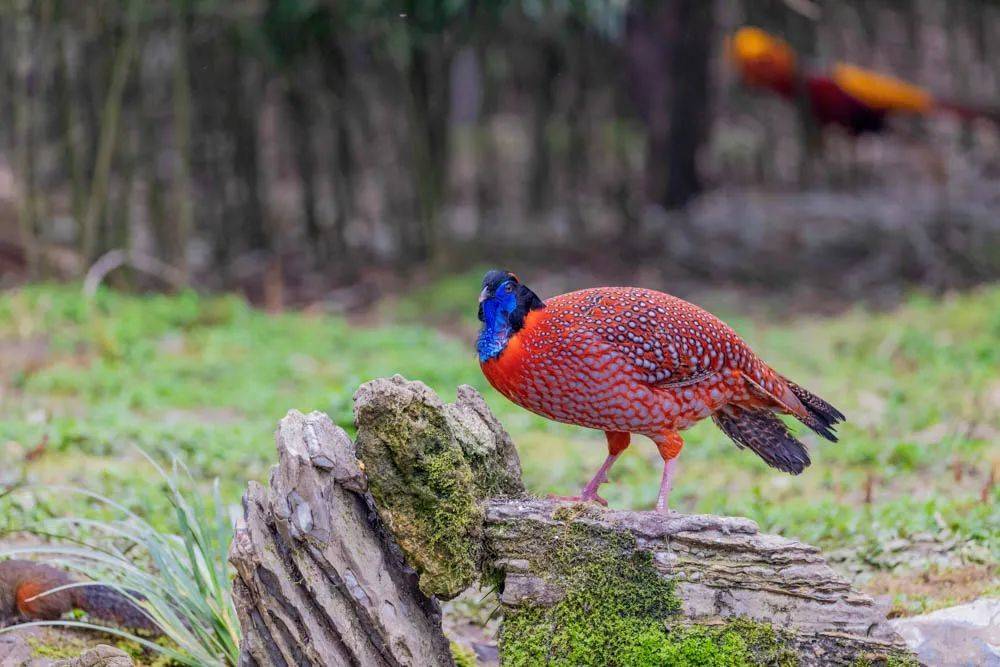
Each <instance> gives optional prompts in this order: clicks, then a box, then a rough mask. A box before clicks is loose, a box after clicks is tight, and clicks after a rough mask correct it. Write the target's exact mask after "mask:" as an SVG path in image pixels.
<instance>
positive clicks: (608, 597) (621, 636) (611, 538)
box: [500, 510, 796, 667]
mask: <svg viewBox="0 0 1000 667" xmlns="http://www.w3.org/2000/svg"><path fill="white" fill-rule="evenodd" d="M570 512H572V510H562V515H561V516H558V517H553V518H557V519H568V518H571V517H570V516H569V513H570ZM548 538H549V539H550V540H551V542H550V543H551V544H552V545H553V549H552V551H551V553H550V554H548V555H547V556H546V562H545V563H536V564H535V565H536V566H538V567H533V568H532V569H533V570H534V571H537V572H545V573H547V574H546V578H547V579H548V581H547V583H549V584H551V585H553V586H556V587H559V588H561V589H562V590H564V591H565V596H564V597H563V598H562V599H561V600H560V601H559V602H557V603H556V604H554V605H553V606H551V607H537V606H529V607H511V608H508V609H506V610H505V615H504V622H503V628H502V630H501V634H500V659H501V663H502V664H503V665H504V666H505V667H506V666H512V667H513V666H521V665H567V666H568V665H623V666H624V665H628V666H643V665H706V666H708V665H712V666H715V665H723V666H725V665H757V664H773V665H793V664H795V663H796V658H795V654H794V652H793V651H791V650H790V649H789V648H788V647H787V645H786V642H785V640H784V638H783V637H781V636H780V635H779V633H777V632H776V631H775V630H773V629H772V628H771V627H770V626H769V625H765V624H759V623H753V622H751V621H746V620H734V621H732V622H730V623H727V624H724V625H718V626H698V625H685V624H681V623H679V622H676V621H677V613H678V611H679V610H680V601H679V599H678V598H677V596H676V594H675V592H674V584H673V582H671V581H669V580H667V579H665V578H663V577H662V576H660V574H659V573H658V572H657V571H656V569H655V568H654V566H653V561H652V555H651V554H650V553H649V552H647V551H642V550H639V549H637V548H636V543H635V540H634V538H632V537H631V536H623V535H620V534H615V533H609V532H607V531H601V530H599V529H596V528H593V527H588V526H586V525H585V524H582V523H568V524H565V525H561V526H555V527H553V528H552V530H551V534H550V535H549V536H548Z"/></svg>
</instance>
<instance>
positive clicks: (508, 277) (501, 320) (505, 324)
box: [477, 269, 545, 361]
mask: <svg viewBox="0 0 1000 667" xmlns="http://www.w3.org/2000/svg"><path fill="white" fill-rule="evenodd" d="M544 307H545V304H544V303H543V302H542V300H541V299H539V298H538V296H537V295H536V294H535V293H534V292H532V291H531V290H530V289H528V288H527V287H526V286H525V285H522V284H521V281H519V280H518V279H517V276H515V275H514V274H513V273H511V272H510V271H498V270H496V269H494V270H492V271H487V272H486V275H485V276H484V277H483V290H482V291H481V292H480V293H479V321H480V322H482V323H483V328H482V330H481V331H480V333H479V342H478V343H477V347H478V348H479V357H480V359H481V360H483V361H485V360H486V359H489V358H492V357H495V356H497V355H498V354H499V353H500V352H502V351H503V348H504V347H505V346H506V344H507V339H508V338H509V337H510V336H511V335H512V334H515V333H517V332H518V331H520V330H521V328H522V327H523V326H524V318H525V316H527V314H528V313H529V312H531V311H532V310H535V309H537V308H544Z"/></svg>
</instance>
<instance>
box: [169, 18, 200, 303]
mask: <svg viewBox="0 0 1000 667" xmlns="http://www.w3.org/2000/svg"><path fill="white" fill-rule="evenodd" d="M170 6H171V9H172V19H173V24H174V64H173V103H174V104H173V106H174V140H175V141H176V142H177V146H176V149H177V160H176V161H175V173H174V181H175V187H176V189H177V190H176V198H177V221H176V232H175V234H173V239H174V248H172V252H171V255H172V257H171V263H172V264H173V265H174V266H176V267H177V269H178V270H180V272H181V275H183V276H184V283H185V284H189V283H190V281H191V270H190V267H189V266H188V258H187V249H188V244H189V243H190V240H191V230H192V227H193V226H194V200H193V198H192V192H191V80H190V76H189V74H188V58H187V53H188V36H187V33H188V30H187V22H188V4H187V2H186V1H185V0H174V1H173V2H171V3H170Z"/></svg>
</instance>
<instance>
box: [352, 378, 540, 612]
mask: <svg viewBox="0 0 1000 667" xmlns="http://www.w3.org/2000/svg"><path fill="white" fill-rule="evenodd" d="M354 400H355V420H356V423H357V427H358V437H357V454H358V458H360V459H361V461H362V463H363V464H364V468H365V474H366V476H367V477H368V484H369V488H370V490H371V493H372V496H373V497H374V499H375V503H376V506H377V507H378V510H379V514H380V516H381V517H382V519H383V520H384V521H385V522H386V524H387V525H388V527H389V529H390V530H391V531H392V533H393V535H394V537H395V538H396V541H397V543H398V544H399V546H400V548H402V550H403V552H404V553H405V555H406V557H407V561H408V562H409V563H410V564H411V565H412V566H413V567H414V568H415V569H416V570H417V572H418V573H419V576H420V589H421V590H422V591H423V592H424V593H425V594H427V595H436V596H437V597H439V598H442V599H450V598H452V597H455V596H456V595H458V594H459V593H461V592H462V591H463V590H465V589H466V588H467V587H468V586H469V585H470V584H472V583H473V582H474V581H475V580H476V579H477V578H478V572H479V569H480V567H481V565H482V562H483V518H484V510H483V507H482V501H483V500H484V499H486V498H489V497H496V496H504V495H509V496H514V495H518V494H521V493H523V492H524V487H523V485H522V483H521V479H520V465H519V464H518V462H517V454H516V452H515V450H514V447H513V444H511V443H510V438H509V437H507V435H506V433H504V432H503V428H502V427H501V426H500V425H499V423H498V422H496V420H495V419H494V418H493V417H492V415H491V414H490V413H489V410H488V409H487V408H486V406H485V402H483V400H482V397H481V396H479V394H478V393H476V392H475V390H473V389H471V388H468V387H462V388H460V390H459V400H458V401H457V402H456V403H455V404H451V405H445V404H444V402H443V401H442V400H441V399H440V398H439V397H438V396H437V394H435V393H434V392H433V391H432V390H431V389H430V388H429V387H427V386H426V385H425V384H423V383H421V382H409V381H407V380H405V379H404V378H402V377H401V376H398V375H397V376H395V377H393V378H390V379H379V380H374V381H372V382H368V383H366V384H364V385H362V386H361V387H360V388H359V389H358V391H357V393H356V394H355V397H354Z"/></svg>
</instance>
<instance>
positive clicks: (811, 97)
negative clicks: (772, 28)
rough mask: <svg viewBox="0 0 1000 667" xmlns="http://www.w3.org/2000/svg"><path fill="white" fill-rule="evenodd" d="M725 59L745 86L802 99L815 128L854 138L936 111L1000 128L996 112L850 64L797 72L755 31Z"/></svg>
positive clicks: (777, 46)
mask: <svg viewBox="0 0 1000 667" xmlns="http://www.w3.org/2000/svg"><path fill="white" fill-rule="evenodd" d="M729 55H730V57H731V59H732V60H733V62H734V63H735V64H736V67H737V69H738V70H739V72H740V74H741V76H742V78H743V81H744V83H746V84H747V85H750V86H754V87H757V88H762V89H765V90H769V91H771V92H773V93H776V94H778V95H781V96H782V97H785V98H787V99H790V100H791V99H794V98H795V97H796V96H798V95H800V94H801V95H804V96H805V97H806V99H807V100H808V102H809V108H810V111H811V113H812V114H813V116H814V117H815V118H816V121H817V122H818V123H819V124H820V125H840V126H842V127H844V128H846V129H848V130H849V131H850V132H852V133H854V134H861V133H864V132H880V131H882V130H883V129H884V128H885V123H886V119H887V118H888V117H889V116H892V115H897V114H900V115H902V114H911V115H912V114H917V115H926V114H930V113H934V112H938V111H944V112H950V113H954V114H956V115H958V116H960V117H962V118H966V119H971V118H987V119H990V120H992V121H993V122H996V123H1000V110H998V109H986V108H977V107H974V106H969V105H964V104H958V103H955V102H952V101H949V100H944V99H941V98H939V97H936V96H934V95H933V94H931V93H930V92H929V91H927V90H925V89H924V88H921V87H919V86H916V85H913V84H911V83H907V82H906V81H902V80H900V79H896V78H894V77H891V76H886V75H884V74H878V73H876V72H872V71H869V70H866V69H862V68H860V67H855V66H854V65H848V64H845V63H835V64H834V65H833V67H832V69H831V70H830V72H828V73H822V74H817V73H813V72H809V71H803V70H802V69H800V67H799V64H798V62H797V58H796V55H795V52H794V51H793V50H792V48H791V47H790V46H789V45H788V44H787V43H786V42H785V41H783V40H781V39H779V38H777V37H775V36H773V35H769V34H768V33H766V32H764V31H763V30H761V29H760V28H753V27H744V28H740V29H739V30H737V31H736V33H735V34H734V35H733V36H732V39H731V40H730V42H729Z"/></svg>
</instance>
